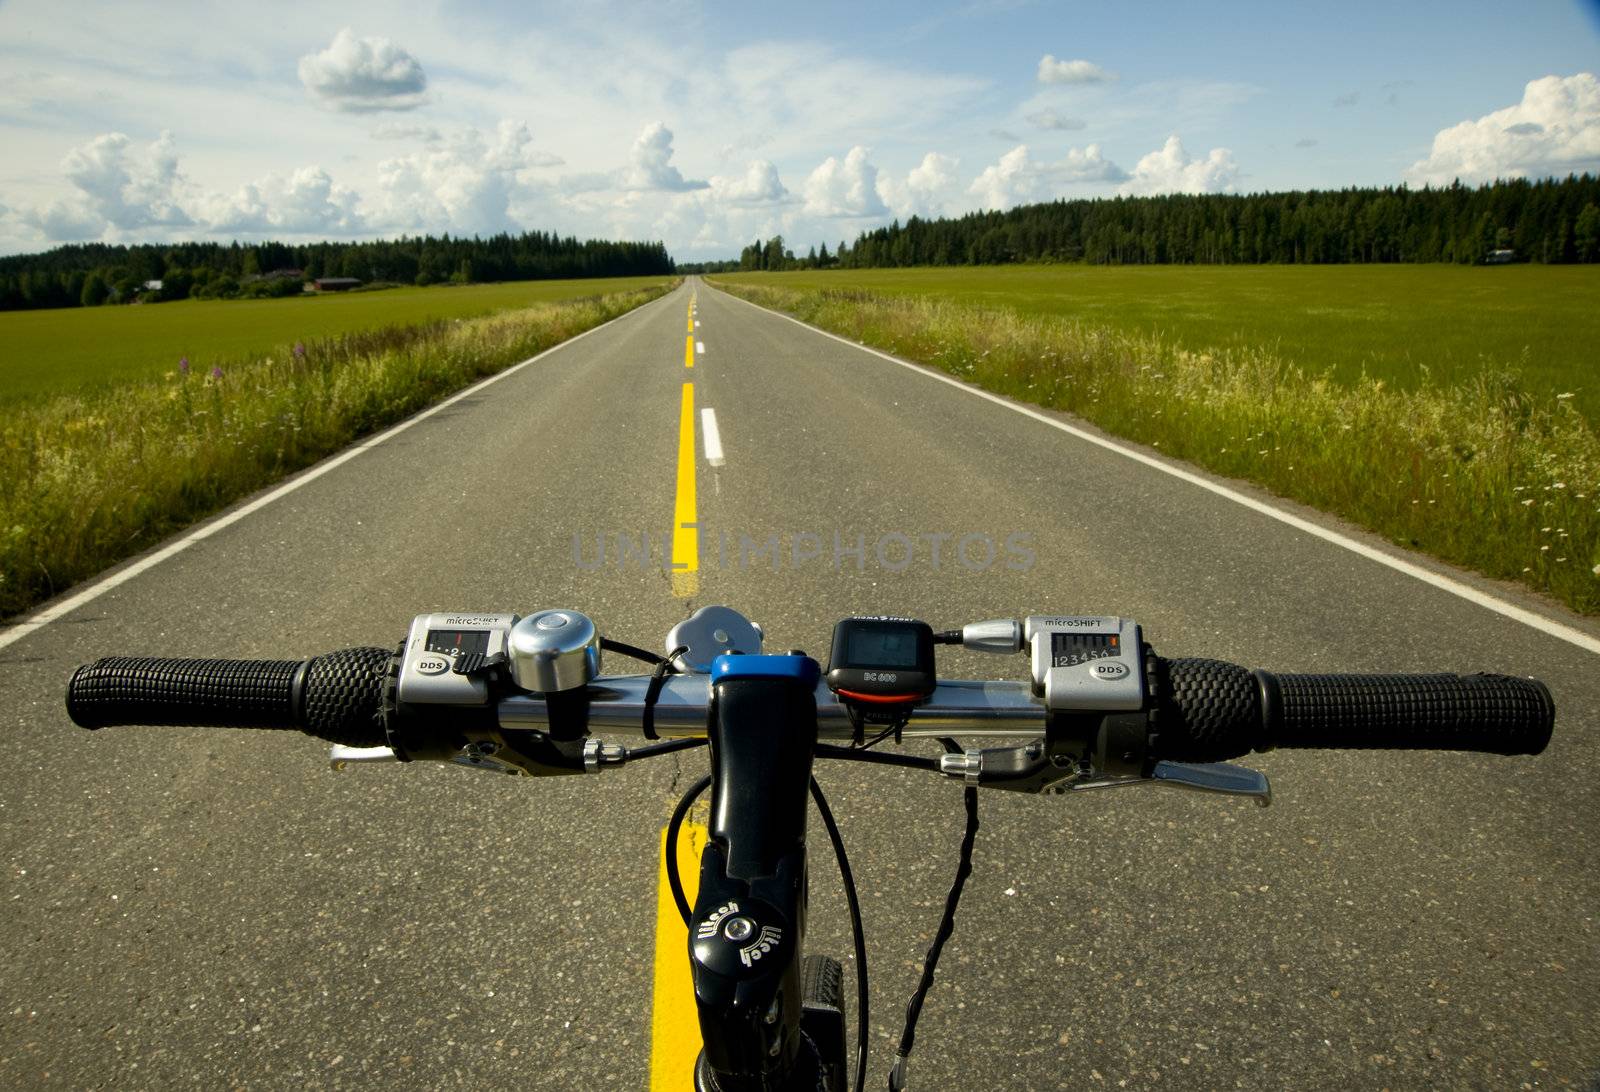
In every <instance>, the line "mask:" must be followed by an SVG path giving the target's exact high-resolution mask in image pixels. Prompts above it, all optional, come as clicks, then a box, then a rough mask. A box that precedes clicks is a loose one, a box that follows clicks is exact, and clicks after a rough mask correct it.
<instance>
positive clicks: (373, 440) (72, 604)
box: [0, 292, 676, 649]
mask: <svg viewBox="0 0 1600 1092" xmlns="http://www.w3.org/2000/svg"><path fill="white" fill-rule="evenodd" d="M675 294H676V293H674V292H668V293H667V294H666V295H664V296H661V297H660V299H667V298H668V297H670V296H672V295H675ZM655 302H657V301H655V300H651V301H650V303H655ZM650 303H647V304H644V305H642V306H640V307H635V308H634V309H633V310H631V311H625V312H623V313H622V314H620V315H618V316H617V317H616V318H613V319H608V320H606V321H605V322H602V323H601V324H600V325H599V326H593V327H590V328H589V329H587V330H585V331H584V332H583V333H581V334H575V335H573V336H572V337H569V338H568V339H567V340H565V341H563V342H561V343H560V344H559V345H552V346H550V348H548V349H546V350H545V351H544V352H542V353H537V354H535V355H534V356H530V357H529V358H528V359H527V360H523V361H519V362H518V363H516V364H513V365H511V366H510V367H509V368H507V369H505V371H501V372H495V373H494V374H493V375H491V376H489V377H488V378H487V379H483V380H480V381H478V382H477V383H474V384H473V385H472V386H470V387H468V388H467V389H466V390H463V391H458V392H457V393H456V394H453V395H451V396H450V397H449V398H446V399H445V400H444V401H443V402H440V403H438V404H437V405H434V406H430V407H429V408H427V409H425V410H423V411H422V412H421V413H418V414H416V415H415V416H413V417H408V418H406V419H405V420H404V421H401V422H400V423H399V424H398V425H394V426H391V427H390V428H388V429H385V430H384V431H383V432H380V433H378V434H377V435H376V436H369V437H368V438H366V439H365V440H359V441H357V442H356V443H354V444H352V445H350V446H349V447H347V448H345V449H344V450H343V451H341V452H340V453H339V454H337V455H333V456H330V457H329V458H327V459H325V460H323V461H322V462H320V463H317V464H316V465H314V466H312V467H311V468H310V469H309V470H305V471H302V472H301V473H300V474H299V475H298V476H296V477H293V478H290V479H289V480H288V481H286V482H284V483H283V484H282V485H280V486H278V487H277V488H276V489H274V490H272V491H271V492H270V493H267V494H265V495H263V496H260V497H257V498H256V499H255V500H253V501H251V502H250V503H249V504H246V505H245V506H244V507H242V508H236V509H234V510H233V511H232V512H229V513H227V514H226V515H224V516H221V517H219V518H217V519H214V520H212V521H211V522H210V523H207V524H205V525H204V526H201V527H197V528H195V529H194V530H193V531H190V532H189V533H188V534H187V535H184V536H183V537H182V538H180V539H178V540H177V541H176V542H169V543H168V544H167V545H165V546H163V547H161V549H159V550H157V551H156V552H155V553H153V554H149V555H147V556H145V557H142V558H140V559H139V560H138V561H136V562H134V563H133V564H132V565H129V566H128V567H127V568H125V569H118V570H117V571H116V572H114V573H112V574H111V575H110V576H107V577H105V578H103V579H101V580H97V581H95V582H94V583H93V584H90V585H89V586H88V587H87V588H84V589H83V590H82V591H80V592H78V593H77V594H76V595H72V596H69V597H68V598H66V599H63V600H62V601H61V602H59V603H57V604H56V605H55V606H52V607H46V608H45V609H44V610H42V611H39V612H38V613H37V614H34V615H32V616H30V617H28V618H24V619H23V620H22V621H20V622H17V623H14V624H13V625H11V626H10V627H9V628H7V629H6V631H5V632H4V633H0V649H3V648H6V647H7V646H9V645H11V644H14V643H15V642H17V641H20V640H21V639H22V638H24V637H26V636H27V635H28V634H30V633H35V632H37V631H39V630H41V629H43V628H44V627H45V626H48V625H49V624H50V623H51V622H54V621H55V620H56V619H58V618H60V617H62V616H63V615H67V614H71V613H72V612H73V611H75V610H77V609H78V608H79V607H81V606H83V605H84V604H85V603H89V602H91V601H93V600H95V599H98V598H100V596H102V595H104V594H105V593H106V592H108V591H110V590H111V589H112V588H115V587H117V586H118V585H121V584H126V583H127V582H128V581H130V580H132V579H133V578H134V577H136V576H138V575H139V574H141V573H143V572H146V571H147V570H150V569H153V568H155V567H156V566H157V565H159V564H161V563H162V562H163V561H166V560H167V559H168V558H170V557H175V556H176V555H178V554H181V553H182V552H183V551H185V550H187V549H188V548H189V547H190V546H193V545H194V544H195V543H196V542H199V541H201V540H202V539H206V538H210V537H211V536H212V535H214V534H216V533H217V532H218V531H220V530H222V529H223V528H225V527H231V526H233V525H234V524H235V523H238V522H239V521H240V520H242V519H244V518H245V517H246V516H248V515H250V514H251V513H252V512H256V511H259V510H260V509H262V508H265V507H266V506H267V505H269V504H271V503H272V502H273V501H275V500H277V499H278V498H280V497H285V496H288V495H289V494H290V493H293V492H294V491H295V490H296V489H299V488H300V487H301V486H303V485H309V484H310V483H312V482H314V481H316V480H317V479H318V478H320V477H322V476H323V475H324V474H326V473H328V472H329V471H331V470H335V469H337V468H338V467H341V466H343V465H344V464H345V463H347V462H349V461H350V460H351V459H354V458H355V457H356V456H357V455H360V454H361V453H362V452H363V451H368V450H371V449H372V448H375V447H377V446H378V445H379V444H381V443H383V442H384V441H386V440H392V439H394V437H396V436H398V435H400V434H401V433H402V432H404V431H405V430H406V429H408V428H410V427H411V426H412V425H415V424H417V423H418V422H420V421H425V420H427V419H428V418H429V417H432V416H433V415H434V414H436V413H438V412H439V411H440V410H442V409H447V408H449V407H450V406H453V405H455V404H456V403H457V402H459V401H461V400H462V399H463V398H468V397H470V396H472V395H474V394H477V393H478V392H479V391H481V390H483V389H484V388H485V387H487V386H489V385H490V384H492V383H498V382H499V381H500V380H502V379H504V378H506V377H507V376H508V375H513V374H515V373H517V372H520V371H521V370H522V369H523V368H526V367H527V366H528V365H530V364H534V363H537V362H538V361H540V360H543V359H544V358H545V357H547V356H549V355H550V354H551V353H557V352H560V351H561V350H562V349H565V348H566V347H567V346H569V345H571V344H572V343H573V342H576V341H581V340H583V339H584V338H586V337H588V336H589V335H590V334H593V333H598V332H599V331H601V330H604V329H605V328H606V327H607V326H610V325H611V324H612V323H613V322H620V321H621V320H622V319H625V318H628V317H629V316H630V315H637V314H638V313H639V312H641V311H644V310H646V309H648V308H649V307H650Z"/></svg>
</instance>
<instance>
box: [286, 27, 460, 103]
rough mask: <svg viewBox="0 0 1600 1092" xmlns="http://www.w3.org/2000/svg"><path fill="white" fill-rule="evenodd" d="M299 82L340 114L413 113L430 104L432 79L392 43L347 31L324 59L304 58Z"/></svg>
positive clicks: (338, 36)
mask: <svg viewBox="0 0 1600 1092" xmlns="http://www.w3.org/2000/svg"><path fill="white" fill-rule="evenodd" d="M300 82H301V83H303V84H305V88H306V90H307V91H309V92H310V93H311V94H312V95H314V96H315V97H316V98H317V99H319V100H321V101H322V103H323V104H324V105H327V106H331V107H332V108H333V109H335V110H346V111H351V112H354V113H369V112H372V111H376V110H412V109H415V108H416V107H418V106H421V105H422V104H423V102H425V101H426V96H425V94H424V92H426V91H427V88H428V76H427V73H425V72H423V71H422V65H421V64H419V63H418V61H417V59H416V58H415V57H413V56H412V55H411V54H409V53H407V52H406V51H405V50H404V49H401V48H400V47H399V46H397V45H395V44H394V43H393V42H391V41H390V40H389V39H387V38H357V37H356V35H355V31H353V30H351V29H350V28H349V27H345V28H344V29H343V30H341V31H339V33H337V34H335V35H334V36H333V43H332V44H331V45H329V46H328V48H327V49H324V50H323V51H322V52H320V53H308V54H306V55H305V56H304V57H301V58H300Z"/></svg>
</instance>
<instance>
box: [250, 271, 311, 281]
mask: <svg viewBox="0 0 1600 1092" xmlns="http://www.w3.org/2000/svg"><path fill="white" fill-rule="evenodd" d="M261 279H262V280H264V281H303V280H305V279H306V271H305V270H304V269H274V270H273V271H272V272H271V273H267V274H264V275H263V276H262V278H261Z"/></svg>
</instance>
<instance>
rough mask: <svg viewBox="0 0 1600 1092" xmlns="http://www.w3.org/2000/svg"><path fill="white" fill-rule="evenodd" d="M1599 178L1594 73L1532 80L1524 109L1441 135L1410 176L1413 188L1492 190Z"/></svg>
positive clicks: (1599, 93)
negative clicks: (1512, 183)
mask: <svg viewBox="0 0 1600 1092" xmlns="http://www.w3.org/2000/svg"><path fill="white" fill-rule="evenodd" d="M1583 171H1591V172H1593V171H1600V80H1597V79H1596V78H1595V75H1594V73H1592V72H1580V73H1578V74H1577V75H1575V76H1545V77H1543V78H1542V79H1537V80H1533V81H1532V82H1530V83H1529V84H1528V85H1527V86H1526V87H1525V88H1524V89H1523V92H1522V101H1521V102H1519V103H1517V104H1516V105H1514V106H1507V107H1506V108H1505V109H1503V110H1496V111H1495V112H1494V113H1492V114H1485V115H1484V116H1483V117H1481V118H1478V119H1477V120H1476V121H1463V122H1461V123H1460V124H1459V125H1454V126H1451V127H1450V128H1448V129H1442V130H1440V131H1439V132H1438V133H1437V134H1436V135H1435V136H1434V138H1433V149H1432V150H1431V151H1430V152H1429V153H1428V156H1427V158H1425V159H1419V160H1418V161H1417V162H1415V163H1413V164H1412V165H1411V166H1410V167H1408V168H1407V169H1406V170H1405V171H1404V172H1403V175H1404V178H1405V180H1406V181H1407V182H1410V183H1412V184H1413V185H1422V184H1430V185H1438V186H1444V185H1449V184H1450V183H1451V182H1453V181H1455V180H1456V179H1457V178H1459V179H1461V180H1462V181H1463V182H1468V183H1476V182H1492V181H1494V180H1495V179H1496V178H1529V177H1533V178H1543V177H1547V176H1552V175H1564V174H1567V173H1568V172H1579V173H1581V172H1583Z"/></svg>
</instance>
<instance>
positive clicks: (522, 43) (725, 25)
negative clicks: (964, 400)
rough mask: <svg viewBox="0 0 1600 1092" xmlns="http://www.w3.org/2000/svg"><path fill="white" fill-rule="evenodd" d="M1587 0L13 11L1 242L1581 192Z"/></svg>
mask: <svg viewBox="0 0 1600 1092" xmlns="http://www.w3.org/2000/svg"><path fill="white" fill-rule="evenodd" d="M1597 71H1600V0H1586V2H1581V3H1580V2H1569V0H1534V2H1531V3H1525V4H1519V5H1504V4H1497V5H1496V4H1486V3H1459V2H1458V3H1421V2H1408V3H1403V4H1393V3H1389V4H1376V3H1371V4H1369V3H1344V4H1339V5H1310V4H1296V3H1282V2H1279V3H1274V4H1268V3H1243V4H1232V5H1227V6H1225V7H1217V8H1212V7H1211V6H1201V5H1193V4H1179V3H1160V4H1156V3H1152V4H1143V5H1136V4H1126V3H1124V4H1111V3H1103V4H1102V3H1095V4H1078V3H1073V4H1061V3H1030V2H1026V0H970V2H966V3H950V4H942V5H941V4H937V3H922V4H873V3H853V4H845V3H820V4H819V3H810V4H793V3H787V4H782V5H762V4H753V5H742V6H741V5H729V4H722V3H718V4H703V3H692V2H687V0H676V2H669V3H662V4H650V5H629V4H614V3H581V2H569V3H565V4H548V5H546V4H512V3H499V4H494V3H489V4H443V3H427V4H403V3H402V4H395V3H368V2H365V0H351V2H348V3H341V4H338V5H328V4H320V5H312V4H292V3H280V4H275V5H270V6H268V5H259V4H256V5H249V6H245V5H232V6H217V5H199V4H195V5H183V4H172V3H167V4H140V3H118V4H93V3H79V4H74V5H59V4H55V5H52V4H46V3H40V2H31V0H24V2H8V3H4V4H0V147H3V148H4V149H5V154H4V155H3V156H0V252H5V253H15V252H19V251H28V250H37V249H43V248H45V247H48V246H52V245H56V244H58V243H61V242H71V241H84V240H106V241H112V242H125V241H147V240H148V241H162V240H175V239H182V238H222V239H227V238H242V239H258V238H269V237H271V238H284V239H291V240H298V239H315V238H358V237H373V236H383V235H388V236H392V235H398V234H400V233H402V232H408V233H417V232H422V231H431V232H441V231H450V232H452V233H472V232H479V233H485V232H492V231H498V230H511V231H517V230H523V229H533V228H538V229H552V230H558V231H561V232H563V233H571V234H577V235H580V236H584V237H589V236H601V237H614V238H661V239H664V240H665V241H666V242H667V244H668V247H669V249H670V250H671V251H672V252H673V254H674V255H675V256H677V257H679V258H681V259H699V258H714V257H725V256H732V255H735V254H737V252H738V250H739V248H740V247H741V246H742V245H744V244H746V243H748V242H749V241H751V240H753V239H754V238H756V237H758V236H767V235H770V234H773V233H777V232H781V233H782V234H783V235H784V236H785V238H786V239H788V240H789V241H790V242H791V244H792V245H794V246H796V248H797V249H799V250H800V251H801V252H803V251H804V250H805V248H806V247H807V246H810V245H812V244H815V243H818V242H824V241H825V242H827V243H828V244H829V245H830V246H832V245H834V244H835V243H837V242H838V241H839V240H840V239H853V238H854V237H855V235H856V234H857V233H858V232H859V231H861V230H862V229H864V228H869V227H873V226H876V225H877V224H879V223H886V222H888V221H889V220H890V219H892V218H895V217H899V218H902V219H903V218H905V217H906V216H909V215H914V214H915V215H924V216H927V215H940V214H959V213H962V212H966V211H970V210H972V209H977V208H989V207H1009V206H1011V205H1015V204H1018V203H1023V202H1027V201H1035V200H1049V199H1052V198H1056V197H1096V196H1101V197H1109V196H1114V195H1116V194H1119V193H1130V194H1137V193H1159V192H1173V191H1188V192H1198V191H1218V192H1241V193H1242V192H1252V191H1260V190H1280V189H1290V188H1338V187H1341V186H1350V185H1388V184H1398V183H1400V182H1407V183H1408V184H1412V185H1422V184H1426V183H1438V184H1443V183H1447V182H1448V181H1449V180H1450V179H1451V178H1454V177H1457V176H1459V177H1462V178H1463V179H1464V180H1466V181H1469V182H1476V181H1482V180H1486V179H1488V178H1493V177H1496V176H1512V175H1521V176H1533V177H1537V176H1540V175H1547V174H1552V173H1554V174H1563V173H1565V172H1566V171H1568V170H1585V169H1587V170H1591V171H1600V82H1597V80H1596V78H1595V73H1596V72H1597Z"/></svg>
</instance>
